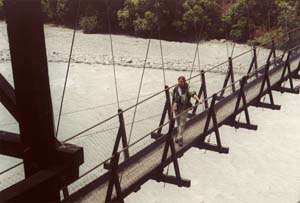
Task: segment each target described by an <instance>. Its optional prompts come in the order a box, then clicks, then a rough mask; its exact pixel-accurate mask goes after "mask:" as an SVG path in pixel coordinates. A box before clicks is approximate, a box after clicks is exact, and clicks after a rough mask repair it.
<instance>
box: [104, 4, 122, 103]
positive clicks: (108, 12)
mask: <svg viewBox="0 0 300 203" xmlns="http://www.w3.org/2000/svg"><path fill="white" fill-rule="evenodd" d="M106 15H107V23H108V32H109V39H110V49H111V56H112V65H113V73H114V82H115V92H116V99H117V105H118V109H120V100H119V92H118V82H117V74H116V65H115V55H114V48H113V39H112V34H111V33H112V29H111V19H110V3H109V2H108V0H106Z"/></svg>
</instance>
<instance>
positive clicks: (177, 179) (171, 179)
mask: <svg viewBox="0 0 300 203" xmlns="http://www.w3.org/2000/svg"><path fill="white" fill-rule="evenodd" d="M170 123H171V124H170V128H169V132H168V135H167V137H166V143H165V148H164V151H163V155H162V159H161V164H160V167H159V169H158V172H157V173H156V174H155V175H154V176H153V177H152V179H153V180H156V181H157V182H165V183H169V184H173V185H177V186H178V187H190V186H191V181H190V180H186V179H183V178H182V177H181V175H180V169H179V164H178V157H177V154H176V150H175V143H174V140H173V137H172V131H173V129H174V124H175V120H174V119H172V120H171V122H170ZM169 149H170V150H171V159H172V162H173V165H174V169H175V176H170V175H166V174H164V173H163V169H164V166H165V162H166V160H167V158H168V152H169Z"/></svg>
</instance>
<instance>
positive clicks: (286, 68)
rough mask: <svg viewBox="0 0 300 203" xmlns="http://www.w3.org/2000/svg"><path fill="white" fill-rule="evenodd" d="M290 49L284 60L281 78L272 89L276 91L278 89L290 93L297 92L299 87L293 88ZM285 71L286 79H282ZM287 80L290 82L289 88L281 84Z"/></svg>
mask: <svg viewBox="0 0 300 203" xmlns="http://www.w3.org/2000/svg"><path fill="white" fill-rule="evenodd" d="M291 54H292V51H289V52H288V55H287V59H286V61H285V65H284V68H283V71H282V74H281V79H280V83H279V85H278V86H277V87H276V88H275V89H274V90H276V91H279V92H281V93H284V92H288V93H292V94H299V89H298V88H294V83H293V77H292V73H291V63H290V57H291ZM286 71H287V79H284V77H285V75H286ZM286 80H288V81H289V83H290V88H287V87H282V84H283V83H284V82H285V81H286Z"/></svg>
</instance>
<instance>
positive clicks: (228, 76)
mask: <svg viewBox="0 0 300 203" xmlns="http://www.w3.org/2000/svg"><path fill="white" fill-rule="evenodd" d="M228 63H229V64H228V71H227V74H226V77H225V80H224V84H223V88H222V91H221V92H220V96H218V97H217V99H222V98H224V93H225V88H226V87H227V85H228V82H229V79H230V82H231V89H232V92H235V84H234V73H233V65H232V58H231V57H229V58H228Z"/></svg>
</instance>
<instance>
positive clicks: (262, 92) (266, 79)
mask: <svg viewBox="0 0 300 203" xmlns="http://www.w3.org/2000/svg"><path fill="white" fill-rule="evenodd" d="M269 70H270V61H267V65H266V68H265V73H264V78H263V81H262V85H261V88H260V92H259V97H258V99H257V100H256V101H254V102H253V103H252V104H251V105H252V106H255V107H262V108H268V109H272V110H280V108H281V106H280V105H276V104H275V103H274V98H273V94H272V87H271V82H270V77H269ZM265 85H267V88H266V90H265ZM265 94H268V95H269V98H270V104H268V103H264V102H261V101H260V100H261V97H263V96H264V95H265Z"/></svg>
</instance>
